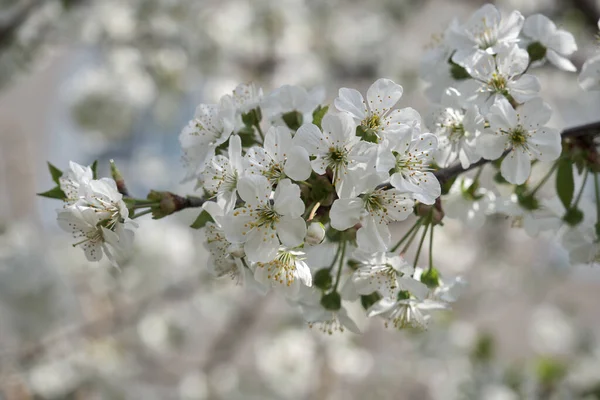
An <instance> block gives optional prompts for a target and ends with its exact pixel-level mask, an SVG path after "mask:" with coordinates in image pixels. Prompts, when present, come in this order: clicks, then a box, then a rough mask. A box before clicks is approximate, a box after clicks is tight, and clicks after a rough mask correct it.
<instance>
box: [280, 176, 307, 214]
mask: <svg viewBox="0 0 600 400" xmlns="http://www.w3.org/2000/svg"><path fill="white" fill-rule="evenodd" d="M274 199H275V204H274V206H273V208H274V209H275V211H277V213H278V214H280V215H289V216H291V217H292V218H298V217H299V216H301V215H302V213H303V212H304V202H303V201H302V199H301V198H300V187H299V186H298V185H296V184H295V183H292V181H290V180H289V179H282V180H281V181H280V182H279V184H278V185H277V189H275V196H274Z"/></svg>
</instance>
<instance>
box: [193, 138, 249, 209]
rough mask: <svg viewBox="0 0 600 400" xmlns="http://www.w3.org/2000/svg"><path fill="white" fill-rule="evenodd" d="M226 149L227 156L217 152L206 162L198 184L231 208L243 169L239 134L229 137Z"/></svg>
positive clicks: (233, 204)
mask: <svg viewBox="0 0 600 400" xmlns="http://www.w3.org/2000/svg"><path fill="white" fill-rule="evenodd" d="M227 151H228V153H229V158H227V157H225V156H222V155H220V154H219V155H216V156H214V157H213V158H212V159H211V160H210V161H209V162H208V163H207V165H206V168H205V169H204V171H203V172H202V175H201V179H200V180H199V184H201V185H202V186H203V187H204V188H205V189H206V190H208V191H209V192H211V193H216V195H217V199H218V200H223V201H224V202H225V208H226V209H233V207H234V206H235V202H236V200H237V182H238V179H239V178H240V176H241V175H242V172H243V171H244V168H243V165H242V142H241V140H240V137H239V136H237V135H233V136H231V137H230V138H229V147H228V149H227Z"/></svg>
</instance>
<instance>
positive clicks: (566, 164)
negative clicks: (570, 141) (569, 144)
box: [556, 159, 575, 210]
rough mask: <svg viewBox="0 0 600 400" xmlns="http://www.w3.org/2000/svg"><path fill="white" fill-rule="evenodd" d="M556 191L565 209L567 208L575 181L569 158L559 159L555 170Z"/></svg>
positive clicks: (571, 197)
mask: <svg viewBox="0 0 600 400" xmlns="http://www.w3.org/2000/svg"><path fill="white" fill-rule="evenodd" d="M556 192H557V193H558V198H559V199H560V201H561V203H562V204H563V206H565V209H567V210H568V209H569V207H570V206H571V201H572V200H573V193H574V192H575V182H574V180H573V164H571V161H570V160H568V159H567V160H562V161H559V164H558V170H557V171H556Z"/></svg>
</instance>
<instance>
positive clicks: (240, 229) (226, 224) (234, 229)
mask: <svg viewBox="0 0 600 400" xmlns="http://www.w3.org/2000/svg"><path fill="white" fill-rule="evenodd" d="M244 211H245V212H244ZM249 214H250V211H249V210H248V209H246V208H238V209H237V210H235V211H234V212H233V213H232V214H230V215H226V216H224V217H222V218H220V220H221V221H222V226H223V231H225V236H226V237H227V240H228V241H230V242H232V243H244V242H245V241H246V240H247V239H248V232H249V231H250V225H251V224H250V223H251V222H253V221H254V219H255V218H254V217H252V216H250V215H249Z"/></svg>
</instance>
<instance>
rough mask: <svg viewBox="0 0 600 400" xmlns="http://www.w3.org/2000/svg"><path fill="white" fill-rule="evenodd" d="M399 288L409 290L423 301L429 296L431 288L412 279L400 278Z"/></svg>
mask: <svg viewBox="0 0 600 400" xmlns="http://www.w3.org/2000/svg"><path fill="white" fill-rule="evenodd" d="M398 288H399V289H400V290H407V291H408V292H410V294H412V295H413V296H415V297H416V298H417V299H419V300H423V299H424V298H425V297H427V295H428V294H429V288H428V287H427V286H426V285H425V284H424V283H422V282H420V281H418V280H416V279H413V278H410V277H400V278H398Z"/></svg>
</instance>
